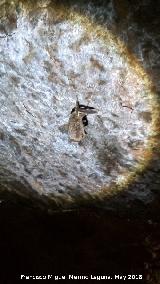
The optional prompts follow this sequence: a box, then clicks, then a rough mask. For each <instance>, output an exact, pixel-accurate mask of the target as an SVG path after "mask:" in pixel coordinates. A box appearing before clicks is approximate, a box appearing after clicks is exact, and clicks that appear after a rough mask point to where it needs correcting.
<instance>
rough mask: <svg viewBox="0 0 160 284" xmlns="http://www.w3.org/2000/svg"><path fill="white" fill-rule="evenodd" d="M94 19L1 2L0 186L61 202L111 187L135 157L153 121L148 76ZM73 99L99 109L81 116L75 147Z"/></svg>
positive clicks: (50, 6)
mask: <svg viewBox="0 0 160 284" xmlns="http://www.w3.org/2000/svg"><path fill="white" fill-rule="evenodd" d="M111 8H112V7H110V9H108V12H107V13H108V15H107V17H109V16H111V15H112V14H113V10H112V9H111ZM91 10H92V9H91V7H90V6H89V5H88V11H90V12H91ZM98 13H101V11H98ZM95 18H96V16H95ZM95 18H94V13H93V17H92V18H91V17H89V16H87V12H86V15H83V13H80V12H77V11H76V9H75V6H73V7H72V6H71V7H70V9H69V8H68V10H67V9H66V7H63V6H62V7H60V6H58V5H55V3H54V2H51V1H37V2H35V3H34V4H33V3H32V1H12V2H8V3H6V2H4V1H1V19H0V21H1V25H0V86H1V90H0V93H1V96H0V105H1V114H0V120H1V125H0V138H1V140H0V159H1V167H0V173H1V185H2V186H3V187H4V188H5V189H7V190H12V189H14V190H15V191H17V192H18V194H23V195H26V196H27V195H28V194H31V195H34V194H35V193H38V194H40V195H45V196H48V197H50V196H51V197H52V198H54V199H56V198H57V200H58V198H63V201H64V202H65V201H67V200H68V201H70V200H72V201H73V200H76V198H77V197H79V196H82V197H83V196H85V194H89V195H91V196H92V195H94V194H95V193H96V194H99V193H101V192H102V190H104V188H105V187H106V186H107V187H109V188H110V191H111V193H112V186H113V185H115V184H119V183H121V182H122V181H124V180H126V179H127V178H128V176H129V175H130V173H132V172H134V170H136V169H137V167H138V166H139V164H140V162H141V160H143V154H144V152H145V151H146V149H147V147H148V140H149V135H151V123H152V108H151V96H150V95H151V91H150V85H149V80H148V78H147V75H146V74H145V72H143V70H142V68H140V67H139V65H138V63H137V62H136V58H132V60H131V54H129V53H128V52H127V50H126V49H125V46H124V45H123V44H122V42H121V41H120V40H118V39H117V38H116V36H115V35H113V34H112V33H111V32H110V31H109V30H108V29H107V27H105V26H103V25H102V26H100V25H98V24H97V23H96V21H95ZM77 98H78V100H79V102H80V103H81V104H85V105H89V106H92V107H95V108H97V109H98V112H97V114H90V115H88V120H89V124H88V126H87V128H86V131H87V135H86V137H85V139H84V140H83V141H81V142H80V143H76V142H73V141H70V139H69V137H68V132H67V124H68V120H69V116H70V112H71V110H72V108H73V107H74V106H75V103H76V99H77ZM22 188H23V189H22ZM135 194H136V193H135ZM137 194H138V193H137ZM143 197H144V199H145V194H144V196H143Z"/></svg>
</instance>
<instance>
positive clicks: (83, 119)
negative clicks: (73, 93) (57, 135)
mask: <svg viewBox="0 0 160 284" xmlns="http://www.w3.org/2000/svg"><path fill="white" fill-rule="evenodd" d="M96 112H97V111H96V109H95V108H93V107H89V106H85V105H81V104H79V102H78V101H77V102H76V106H75V107H74V108H73V109H72V111H71V114H70V117H69V123H68V134H69V137H70V139H71V140H72V141H75V142H80V141H81V140H83V139H84V138H85V136H86V134H87V132H86V131H85V126H87V125H88V119H87V114H93V113H96Z"/></svg>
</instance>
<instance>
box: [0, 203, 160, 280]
mask: <svg viewBox="0 0 160 284" xmlns="http://www.w3.org/2000/svg"><path fill="white" fill-rule="evenodd" d="M0 227H1V234H0V251H1V276H0V278H1V283H17V282H18V280H19V281H20V275H21V274H25V275H46V274H47V275H48V274H52V275H59V277H60V276H62V275H66V277H68V275H69V274H74V275H88V276H90V275H91V274H92V275H111V276H112V277H113V279H114V275H118V274H119V275H128V274H132V275H137V276H136V277H138V275H143V279H145V278H146V277H148V279H149V277H151V275H152V274H153V272H155V273H154V276H155V277H157V275H159V274H158V273H159V272H158V269H157V268H158V265H159V262H158V261H157V259H156V256H157V253H159V247H158V244H159V237H160V235H159V234H160V231H159V229H160V224H159V223H158V222H153V221H151V220H144V219H143V220H139V219H137V218H125V217H123V216H117V214H110V213H109V212H105V211H104V210H102V209H92V208H89V209H81V210H75V211H71V212H69V211H68V212H62V213H57V214H56V213H55V214H54V215H49V214H47V213H46V212H43V211H41V210H37V209H33V208H29V207H25V206H24V204H23V205H20V204H19V205H18V204H16V205H15V204H13V203H12V202H9V203H8V204H7V203H5V202H4V203H2V204H1V207H0ZM52 281H53V279H52ZM128 281H129V279H128ZM128 281H126V283H128ZM137 281H138V280H137ZM137 281H135V282H137ZM113 282H114V281H112V283H113ZM88 283H89V282H88ZM138 283H143V281H142V280H139V281H138ZM155 283H158V282H155Z"/></svg>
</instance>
